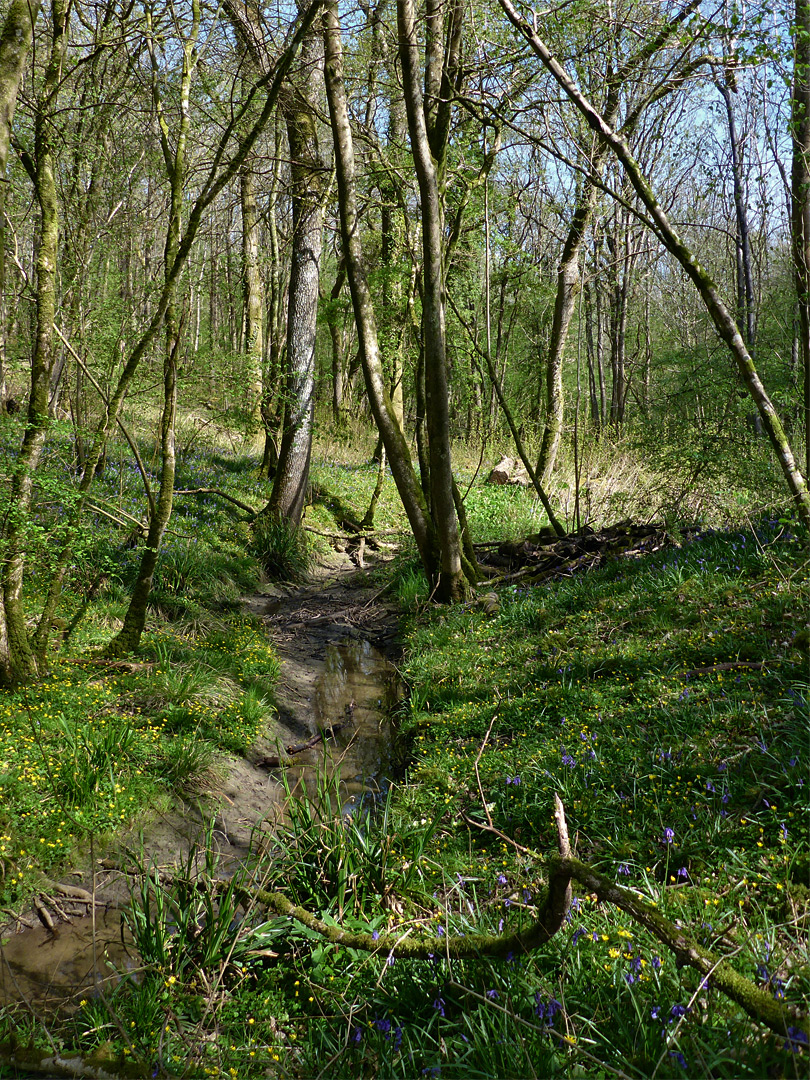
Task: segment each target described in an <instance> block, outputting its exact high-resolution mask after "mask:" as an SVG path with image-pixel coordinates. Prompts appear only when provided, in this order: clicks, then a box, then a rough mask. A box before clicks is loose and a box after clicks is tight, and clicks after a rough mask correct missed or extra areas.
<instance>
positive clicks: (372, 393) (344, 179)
mask: <svg viewBox="0 0 810 1080" xmlns="http://www.w3.org/2000/svg"><path fill="white" fill-rule="evenodd" d="M324 53H325V60H326V62H325V76H326V96H327V100H328V102H329V115H330V118H331V121H332V137H333V141H334V146H335V170H336V174H337V185H338V195H339V198H338V206H339V209H340V230H341V237H342V240H343V255H344V260H345V265H346V276H347V279H348V282H349V289H350V291H351V296H352V305H353V308H354V316H355V322H356V325H357V340H358V345H359V351H360V358H361V361H362V365H363V375H364V378H365V382H366V390H367V393H368V398H369V402H370V404H371V410H372V413H373V414H374V419H375V421H376V424H377V428H378V430H379V432H380V436H381V438H382V441H383V445H384V447H385V450H386V453H387V456H388V460H389V463H390V465H391V472H392V474H393V477H394V482H395V484H396V486H397V491H398V492H399V496H400V499H401V500H402V505H403V507H404V509H405V513H406V515H407V517H408V522H409V524H410V526H411V530H412V532H413V535H414V539H415V541H416V546H417V548H418V550H419V555H420V558H421V560H422V565H423V567H424V569H425V573H426V575H427V577H428V580H429V581H433V582H435V581H437V579H438V575H439V572H440V553H439V548H438V542H437V537H436V533H435V529H434V526H433V521H432V520H431V517H430V513H429V511H428V507H427V504H426V501H425V496H424V493H423V491H422V488H421V486H420V484H419V481H418V480H417V478H416V474H415V473H414V470H413V465H412V464H411V454H410V450H409V448H408V444H407V442H406V440H405V436H404V434H403V432H402V428H401V426H400V424H399V420H398V418H397V415H396V411H395V409H394V406H393V403H392V401H391V395H390V393H389V390H388V387H387V384H386V379H385V376H384V373H383V366H382V357H381V354H380V346H379V340H378V337H377V325H376V321H375V318H374V304H373V301H372V298H371V290H370V288H369V284H368V276H367V273H366V269H365V262H364V259H363V251H362V247H361V243H360V234H359V231H358V228H357V194H356V188H355V178H354V147H353V142H352V134H351V127H350V126H349V111H348V106H347V103H346V90H345V86H344V84H343V45H342V41H341V32H340V22H339V20H338V11H337V4H336V2H335V0H328V2H327V4H326V8H325V12H324Z"/></svg>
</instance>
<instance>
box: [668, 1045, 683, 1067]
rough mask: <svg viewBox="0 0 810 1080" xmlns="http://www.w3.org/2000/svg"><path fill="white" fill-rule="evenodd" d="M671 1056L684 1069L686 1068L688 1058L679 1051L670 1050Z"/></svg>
mask: <svg viewBox="0 0 810 1080" xmlns="http://www.w3.org/2000/svg"><path fill="white" fill-rule="evenodd" d="M669 1056H670V1057H671V1058H675V1060H676V1061H677V1062H678V1064H679V1065H680V1067H681V1068H682V1069H685V1068H686V1058H685V1057H684V1056H683V1054H682V1053H680V1051H678V1050H670V1052H669Z"/></svg>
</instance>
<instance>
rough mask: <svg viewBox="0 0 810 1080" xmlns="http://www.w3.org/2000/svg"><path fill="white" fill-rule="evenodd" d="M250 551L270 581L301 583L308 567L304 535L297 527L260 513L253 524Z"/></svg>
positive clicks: (306, 544)
mask: <svg viewBox="0 0 810 1080" xmlns="http://www.w3.org/2000/svg"><path fill="white" fill-rule="evenodd" d="M251 547H252V550H253V552H254V554H255V555H256V557H257V558H258V559H259V561H260V563H261V565H262V568H263V569H264V572H265V573H266V574H267V576H268V577H269V578H270V579H271V580H272V581H297V582H300V581H304V580H305V579H306V576H307V573H308V571H309V569H310V566H311V556H310V550H309V545H308V542H307V538H306V534H305V533H304V532H303V530H302V529H301V528H300V527H295V526H292V525H290V524H289V523H288V522H286V521H281V520H275V519H273V518H272V517H271V516H270V515H269V514H267V513H264V514H260V515H259V517H257V518H256V521H255V522H254V523H253V539H252V544H251Z"/></svg>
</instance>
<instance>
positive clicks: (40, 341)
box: [2, 0, 68, 682]
mask: <svg viewBox="0 0 810 1080" xmlns="http://www.w3.org/2000/svg"><path fill="white" fill-rule="evenodd" d="M67 28H68V5H67V3H66V0H53V2H52V4H51V35H52V36H51V50H50V57H49V60H48V66H47V69H46V73H45V79H44V82H43V86H42V91H41V93H40V96H39V99H38V101H37V107H36V115H35V118H34V160H33V161H32V160H30V159H28V158H27V157H26V159H25V166H26V169H27V170H28V172H29V175H30V176H31V178H32V180H33V182H34V190H35V194H36V199H37V203H38V205H39V213H40V221H39V245H38V249H37V258H36V275H37V278H36V335H35V339H34V354H33V357H32V359H31V383H30V391H29V397H28V416H27V424H26V428H25V434H24V435H23V440H22V445H21V447H20V452H19V455H18V457H17V461H16V463H15V468H14V472H13V475H12V479H11V490H10V493H9V500H10V513H9V515H8V517H7V520H6V527H5V535H4V540H5V553H4V559H3V565H2V577H3V608H4V611H5V620H6V635H7V641H8V651H9V664H8V673H9V675H10V676H11V681H13V682H24V681H27V680H29V679H32V678H35V677H36V676H37V675H38V674H40V673H41V671H42V670H43V669H44V663H43V664H41V665H40V664H38V663H37V657H36V654H35V652H34V650H33V648H32V642H31V640H30V638H29V635H28V629H27V627H26V620H25V606H24V600H23V579H24V574H25V564H26V549H27V534H28V529H29V528H30V525H31V521H30V511H31V505H32V499H33V492H34V474H35V472H36V468H37V465H38V464H39V459H40V456H41V454H42V450H43V447H44V445H45V438H46V436H47V433H48V428H49V424H50V417H49V409H48V405H49V398H50V393H49V391H50V383H51V375H52V373H53V365H54V361H55V357H56V350H55V347H54V329H53V321H54V314H55V312H56V282H57V260H58V255H59V200H58V194H57V187H56V172H55V167H56V162H55V152H54V145H53V139H54V117H55V115H56V111H57V94H58V91H59V84H60V81H61V75H62V63H63V60H64V56H65V51H66V49H67Z"/></svg>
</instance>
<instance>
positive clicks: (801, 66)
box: [790, 0, 810, 476]
mask: <svg viewBox="0 0 810 1080" xmlns="http://www.w3.org/2000/svg"><path fill="white" fill-rule="evenodd" d="M794 33H795V36H794V50H795V55H794V61H793V88H792V94H791V119H790V134H791V139H792V142H793V166H792V175H791V240H792V254H793V277H794V281H795V287H796V297H797V306H798V313H799V317H798V320H797V323H798V333H797V335H796V336H797V337H798V345H799V348H798V352H799V357H800V366H801V370H802V373H803V383H804V401H803V404H804V424H803V425H802V427H803V430H804V450H805V466H804V471H805V476H810V0H796V29H795V32H794Z"/></svg>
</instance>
